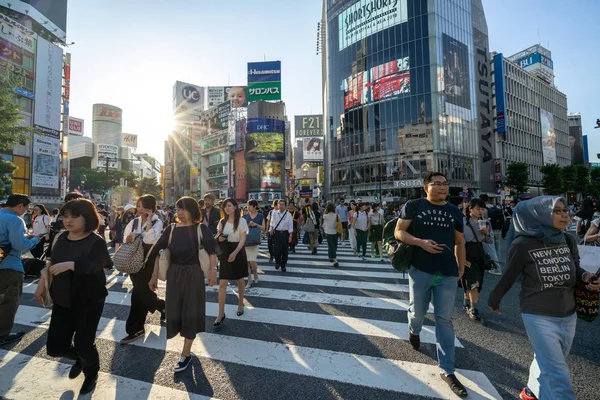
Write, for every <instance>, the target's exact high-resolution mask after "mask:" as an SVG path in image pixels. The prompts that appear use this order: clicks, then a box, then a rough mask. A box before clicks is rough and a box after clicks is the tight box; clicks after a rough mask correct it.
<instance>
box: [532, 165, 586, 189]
mask: <svg viewBox="0 0 600 400" xmlns="http://www.w3.org/2000/svg"><path fill="white" fill-rule="evenodd" d="M557 167H558V165H557ZM559 169H560V167H559ZM541 171H543V168H542V170H541ZM542 174H543V172H542ZM562 179H563V187H562V188H561V191H560V193H569V192H577V169H576V168H575V165H567V166H566V167H562ZM544 188H546V184H544ZM556 194H559V193H556Z"/></svg>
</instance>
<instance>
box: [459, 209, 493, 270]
mask: <svg viewBox="0 0 600 400" xmlns="http://www.w3.org/2000/svg"><path fill="white" fill-rule="evenodd" d="M467 226H468V227H469V228H471V232H473V236H475V240H476V241H477V245H478V246H479V248H480V251H481V254H483V257H482V261H481V262H482V263H483V265H481V268H483V269H484V270H485V271H489V270H491V269H495V268H498V266H497V265H496V262H495V261H494V259H493V258H492V257H490V256H489V255H488V254H487V253H486V251H485V247H483V243H481V242H480V241H479V238H478V237H477V233H476V232H475V228H473V225H471V220H470V219H467ZM490 235H492V233H491V232H490Z"/></svg>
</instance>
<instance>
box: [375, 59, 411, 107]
mask: <svg viewBox="0 0 600 400" xmlns="http://www.w3.org/2000/svg"><path fill="white" fill-rule="evenodd" d="M409 68H410V63H409V59H408V57H404V58H402V59H399V60H394V61H390V62H387V63H384V64H381V65H378V66H376V67H373V68H371V80H370V82H369V83H368V84H367V86H368V87H371V100H372V101H378V100H381V99H383V98H386V97H391V96H395V95H399V94H402V93H410V73H409Z"/></svg>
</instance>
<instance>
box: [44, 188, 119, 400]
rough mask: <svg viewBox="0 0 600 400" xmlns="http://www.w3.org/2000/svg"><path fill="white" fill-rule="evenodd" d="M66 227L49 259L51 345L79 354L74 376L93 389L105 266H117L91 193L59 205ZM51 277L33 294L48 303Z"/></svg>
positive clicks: (53, 351) (55, 351)
mask: <svg viewBox="0 0 600 400" xmlns="http://www.w3.org/2000/svg"><path fill="white" fill-rule="evenodd" d="M60 216H61V217H62V222H63V224H64V227H65V229H66V232H64V231H63V232H61V233H58V234H57V236H56V238H55V241H54V248H53V250H52V260H51V261H48V265H50V266H49V268H48V272H49V273H50V275H49V276H51V277H52V281H51V283H52V284H51V285H50V296H51V297H52V300H53V302H54V304H53V306H52V318H51V319H50V327H49V328H48V339H47V341H46V351H47V352H48V355H49V356H50V357H61V358H69V359H72V360H75V364H73V366H72V367H71V371H70V372H69V378H70V379H75V378H77V377H78V376H79V374H81V371H83V374H84V375H85V380H84V382H83V385H82V386H81V391H80V392H79V394H81V395H84V394H86V393H89V392H91V391H92V390H94V387H95V386H96V381H97V379H98V371H99V370H100V359H99V356H98V351H97V350H96V345H95V343H94V342H95V340H96V331H97V329H98V323H99V322H100V317H101V316H102V311H103V310H104V299H105V298H106V296H107V295H108V291H107V290H106V275H105V269H108V268H110V267H111V266H112V261H111V259H110V256H109V254H108V250H107V248H106V242H105V241H104V239H103V238H101V237H100V236H99V235H97V234H96V233H94V231H95V230H97V229H98V226H100V217H99V216H98V213H97V212H96V207H94V204H93V203H92V202H91V201H89V200H86V199H76V200H72V201H70V202H68V203H66V204H65V205H64V206H63V208H62V209H61V210H60ZM45 292H46V279H45V278H41V279H40V282H39V283H38V287H37V289H36V291H35V294H34V297H35V299H36V300H37V301H38V302H39V303H40V304H44V300H43V297H44V293H45Z"/></svg>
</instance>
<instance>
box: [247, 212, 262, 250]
mask: <svg viewBox="0 0 600 400" xmlns="http://www.w3.org/2000/svg"><path fill="white" fill-rule="evenodd" d="M259 215H260V214H256V218H257V219H259ZM244 219H246V218H244ZM248 219H249V220H250V221H254V220H253V219H252V218H250V215H249V214H248ZM246 222H249V221H248V220H246ZM261 222H262V221H261ZM260 236H261V231H260V228H259V227H258V226H249V227H248V234H247V235H246V243H245V244H244V247H250V246H258V245H259V244H260Z"/></svg>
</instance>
